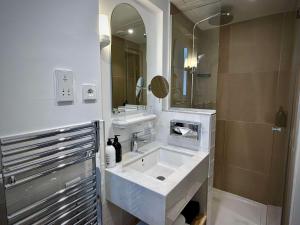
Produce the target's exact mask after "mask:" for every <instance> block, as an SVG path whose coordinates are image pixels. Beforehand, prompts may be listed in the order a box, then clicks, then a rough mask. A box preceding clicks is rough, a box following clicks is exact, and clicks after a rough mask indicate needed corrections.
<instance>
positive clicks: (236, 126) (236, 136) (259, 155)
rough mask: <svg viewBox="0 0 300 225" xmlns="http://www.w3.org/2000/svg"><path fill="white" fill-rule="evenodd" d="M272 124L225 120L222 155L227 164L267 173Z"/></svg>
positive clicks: (269, 163) (270, 149)
mask: <svg viewBox="0 0 300 225" xmlns="http://www.w3.org/2000/svg"><path fill="white" fill-rule="evenodd" d="M272 146H273V134H272V125H269V124H255V123H244V122H233V121H230V122H229V121H226V131H225V147H224V156H225V159H224V160H225V162H226V164H227V165H228V166H235V167H239V168H242V169H245V170H250V171H252V172H257V173H262V174H265V175H266V176H267V175H268V174H269V171H270V167H271V159H272V157H271V156H272Z"/></svg>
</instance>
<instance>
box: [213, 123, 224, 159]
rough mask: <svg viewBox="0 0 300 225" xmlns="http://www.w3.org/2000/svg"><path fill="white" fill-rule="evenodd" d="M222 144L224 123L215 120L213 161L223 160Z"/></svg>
mask: <svg viewBox="0 0 300 225" xmlns="http://www.w3.org/2000/svg"><path fill="white" fill-rule="evenodd" d="M224 144H225V121H224V120H217V125H216V147H215V160H219V161H223V160H224Z"/></svg>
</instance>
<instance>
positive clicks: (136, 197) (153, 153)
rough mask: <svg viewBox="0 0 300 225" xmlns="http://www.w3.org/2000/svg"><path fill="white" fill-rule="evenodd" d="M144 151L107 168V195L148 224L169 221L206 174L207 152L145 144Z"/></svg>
mask: <svg viewBox="0 0 300 225" xmlns="http://www.w3.org/2000/svg"><path fill="white" fill-rule="evenodd" d="M142 150H143V151H144V152H145V153H143V154H139V155H134V154H130V155H131V156H132V157H127V161H125V162H123V164H122V165H118V166H117V167H115V168H112V169H106V172H105V176H106V177H105V184H106V199H107V200H109V201H110V202H112V203H114V204H115V205H117V206H119V207H120V208H122V209H124V210H125V211H127V212H129V213H131V214H133V215H134V216H136V217H138V218H139V219H141V220H142V221H144V222H146V223H147V224H149V225H171V224H173V222H174V220H175V219H176V218H177V216H178V215H179V214H180V212H181V211H182V209H183V208H184V206H185V205H186V204H187V203H188V201H190V199H191V198H192V197H193V195H194V194H195V193H196V191H197V190H198V189H199V188H200V187H201V185H202V184H203V183H204V181H205V180H206V179H207V177H208V164H209V159H208V153H207V152H195V151H191V150H188V149H184V148H180V147H175V146H169V145H166V146H163V145H161V144H159V143H153V144H150V145H147V146H144V148H143V149H142Z"/></svg>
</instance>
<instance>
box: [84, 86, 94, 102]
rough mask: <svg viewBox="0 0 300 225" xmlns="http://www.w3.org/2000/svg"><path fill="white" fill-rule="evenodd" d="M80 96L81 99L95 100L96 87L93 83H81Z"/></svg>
mask: <svg viewBox="0 0 300 225" xmlns="http://www.w3.org/2000/svg"><path fill="white" fill-rule="evenodd" d="M82 98H83V101H96V100H97V88H96V85H94V84H83V85H82Z"/></svg>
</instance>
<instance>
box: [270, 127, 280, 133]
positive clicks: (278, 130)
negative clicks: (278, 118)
mask: <svg viewBox="0 0 300 225" xmlns="http://www.w3.org/2000/svg"><path fill="white" fill-rule="evenodd" d="M272 132H273V133H281V132H282V127H272Z"/></svg>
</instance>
